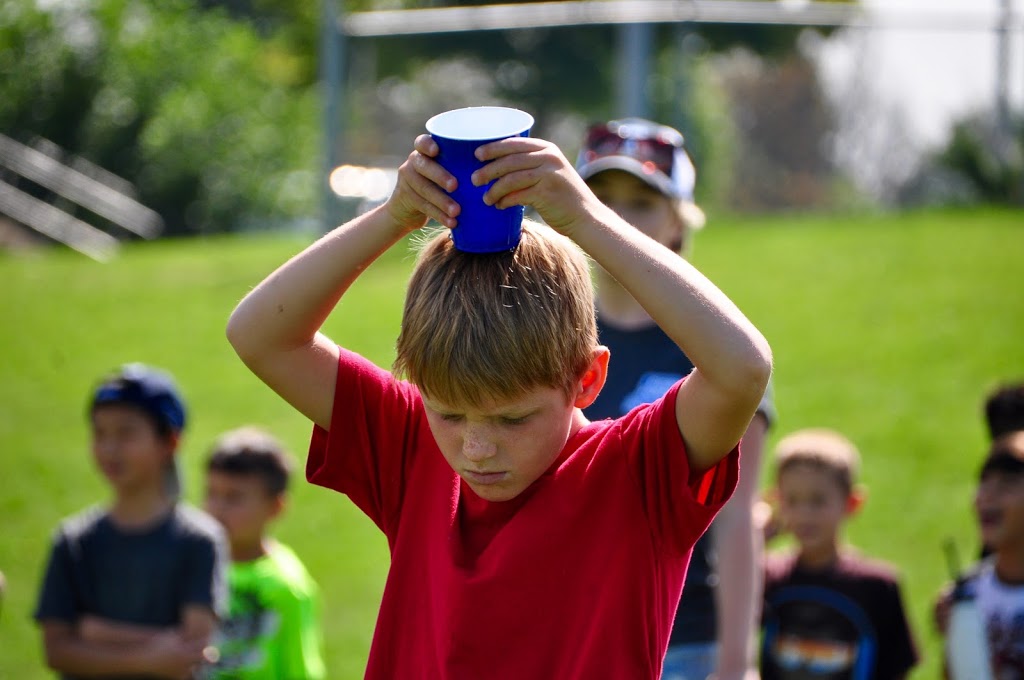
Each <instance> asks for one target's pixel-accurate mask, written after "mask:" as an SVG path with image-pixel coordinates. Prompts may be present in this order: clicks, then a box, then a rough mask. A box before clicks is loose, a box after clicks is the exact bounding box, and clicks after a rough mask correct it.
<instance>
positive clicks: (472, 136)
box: [426, 106, 533, 253]
mask: <svg viewBox="0 0 1024 680" xmlns="http://www.w3.org/2000/svg"><path fill="white" fill-rule="evenodd" d="M426 127H427V132H429V133H430V136H431V137H433V138H434V141H435V142H437V146H438V148H439V149H440V152H439V153H438V155H437V159H436V160H437V162H438V163H440V164H441V165H442V166H443V167H444V169H445V170H447V171H448V172H450V173H451V174H453V175H454V176H455V179H456V180H458V183H459V185H458V187H457V188H456V189H455V191H451V192H449V195H450V196H451V197H452V198H453V199H455V202H456V203H458V204H459V206H461V208H462V211H461V212H460V213H459V216H458V218H457V220H458V224H457V225H456V226H455V228H454V229H452V240H453V241H454V243H455V247H456V248H458V249H459V250H462V251H465V252H467V253H498V252H502V251H505V250H512V249H513V248H515V247H516V246H517V245H519V237H520V236H521V234H522V225H523V207H522V206H513V207H511V208H505V209H501V208H496V207H494V206H493V205H487V204H486V203H484V194H485V193H486V192H487V189H488V188H489V187H490V186H491V184H493V182H492V183H491V184H486V185H484V186H480V187H477V186H473V180H471V179H470V176H471V175H472V174H473V173H474V172H475V171H476V170H477V169H479V168H482V167H483V166H484V163H482V162H480V161H478V160H477V158H476V156H474V155H473V153H474V152H475V151H476V149H477V147H479V146H482V145H484V144H486V143H488V142H494V141H497V140H499V139H506V138H508V137H529V136H530V128H532V127H533V116H531V115H530V114H528V113H526V112H525V111H520V110H518V109H510V108H506V107H503V106H472V107H469V108H465V109H455V110H452V111H445V112H444V113H439V114H437V115H436V116H434V117H433V118H431V119H430V120H428V121H427V125H426Z"/></svg>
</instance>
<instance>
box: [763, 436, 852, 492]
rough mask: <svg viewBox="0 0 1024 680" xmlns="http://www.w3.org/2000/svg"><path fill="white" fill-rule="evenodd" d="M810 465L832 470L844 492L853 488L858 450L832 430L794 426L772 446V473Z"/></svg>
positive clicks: (779, 473) (780, 472) (778, 475)
mask: <svg viewBox="0 0 1024 680" xmlns="http://www.w3.org/2000/svg"><path fill="white" fill-rule="evenodd" d="M799 464H803V465H810V466H813V467H816V468H818V469H820V470H825V471H826V472H829V473H832V474H833V475H834V476H835V478H836V481H837V482H839V486H840V487H841V488H842V490H843V492H844V493H847V494H849V493H850V492H851V491H853V485H854V482H855V480H856V478H857V471H858V468H859V467H860V453H859V452H858V451H857V447H856V446H854V445H853V442H851V441H850V440H849V439H847V438H846V437H844V436H843V435H841V434H839V433H838V432H836V431H835V430H829V429H826V428H810V429H806V430H798V431H796V432H794V433H792V434H790V435H787V436H786V437H783V438H782V440H781V441H780V442H779V443H778V445H777V446H776V447H775V476H776V479H778V477H780V476H781V475H782V473H783V472H785V471H786V470H788V469H789V468H791V467H793V466H795V465H799Z"/></svg>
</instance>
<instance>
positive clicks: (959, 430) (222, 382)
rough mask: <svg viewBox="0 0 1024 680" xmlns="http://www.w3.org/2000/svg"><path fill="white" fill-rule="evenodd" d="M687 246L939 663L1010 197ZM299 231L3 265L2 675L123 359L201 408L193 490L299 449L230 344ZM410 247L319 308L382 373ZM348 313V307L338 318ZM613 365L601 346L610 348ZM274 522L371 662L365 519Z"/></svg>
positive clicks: (187, 452)
mask: <svg viewBox="0 0 1024 680" xmlns="http://www.w3.org/2000/svg"><path fill="white" fill-rule="evenodd" d="M711 224H712V226H711V227H710V228H708V229H707V230H706V231H705V232H703V233H701V234H699V235H698V236H697V239H696V244H695V245H696V248H695V251H694V253H693V257H692V260H693V261H694V263H695V264H696V265H697V266H698V267H700V268H701V269H702V270H703V271H704V272H705V273H707V274H708V275H709V276H710V277H711V278H712V280H714V281H715V282H717V283H718V284H719V285H720V286H721V287H722V288H723V289H724V290H725V291H726V293H728V294H729V295H730V296H731V297H732V298H733V299H734V300H735V301H736V302H737V303H738V304H739V305H740V307H741V308H742V309H743V310H744V311H745V312H747V314H748V315H749V316H750V317H751V319H752V320H753V321H754V322H755V323H756V324H757V325H758V326H759V327H760V328H761V329H762V331H763V332H764V333H765V335H766V336H767V337H768V339H769V341H771V344H772V347H773V350H774V353H775V360H776V372H775V378H774V382H775V391H776V403H777V406H778V409H779V422H778V425H777V427H776V428H775V430H774V431H773V432H772V433H771V437H770V443H774V442H775V441H776V440H777V439H778V438H779V436H780V435H782V434H784V433H786V432H788V431H791V430H793V429H796V428H800V427H805V426H830V427H835V428H838V429H840V430H842V431H844V432H845V433H847V434H848V435H849V436H850V437H851V438H852V439H853V440H854V441H855V442H856V443H857V444H858V445H859V446H860V448H861V451H862V454H863V458H864V466H863V481H864V483H865V484H866V485H867V487H868V503H867V505H866V506H865V508H864V511H863V513H862V514H861V515H860V516H858V517H857V518H856V519H855V520H853V522H852V523H851V524H850V527H849V532H848V534H849V538H850V539H851V541H852V542H853V543H855V544H856V545H858V546H859V547H860V548H861V549H862V550H864V551H865V552H867V553H869V554H872V555H876V556H878V557H881V558H883V559H886V560H889V561H891V562H893V563H895V564H896V565H898V566H899V568H900V569H901V572H902V574H903V583H904V586H905V597H906V600H907V602H906V604H907V606H908V608H909V610H910V614H911V616H912V623H913V625H914V628H915V633H916V636H917V639H918V642H919V645H920V647H921V650H922V652H923V654H924V656H925V661H924V664H923V665H922V666H921V667H920V668H919V669H918V671H917V672H915V673H914V675H913V676H912V677H913V678H915V679H923V678H934V677H938V675H937V669H938V656H939V654H940V647H939V641H938V639H937V637H936V635H935V634H934V633H933V632H932V629H931V625H930V623H929V607H930V601H931V598H932V596H933V594H934V593H935V591H936V589H937V588H938V587H939V586H940V584H941V583H942V582H943V581H944V580H945V578H946V568H945V565H944V562H943V559H942V551H941V543H942V541H943V540H944V539H945V538H947V537H952V538H953V539H955V541H956V543H957V545H958V546H959V548H960V552H961V554H962V555H963V556H964V557H965V559H966V557H967V555H969V554H971V553H973V552H974V550H975V547H976V540H975V538H974V531H973V528H972V526H973V525H972V517H971V514H970V510H969V509H970V498H971V494H972V486H973V481H974V478H975V473H976V469H977V466H978V464H979V461H980V457H981V456H982V454H983V452H984V448H985V436H984V431H983V427H982V420H981V412H980V403H981V400H982V397H983V395H984V393H985V392H986V391H987V390H988V389H990V388H991V387H992V386H993V385H995V384H996V383H997V382H998V381H1000V380H1002V379H1009V378H1021V379H1024V344H1022V339H1024V277H1022V274H1021V266H1022V263H1024V213H1021V212H1002V211H971V212H942V213H917V214H911V215H902V216H884V217H883V216H870V217H827V218H825V217H814V218H811V217H801V218H772V219H758V220H753V219H744V220H736V221H731V220H728V219H726V218H718V219H715V218H714V217H712V220H711ZM306 242H307V241H306V240H305V239H300V238H296V237H294V236H292V237H267V236H262V237H257V238H250V239H240V238H229V237H225V238H216V239H208V240H191V241H183V242H162V243H151V244H140V245H135V246H132V247H130V248H128V249H126V251H125V252H124V253H123V255H122V256H121V257H119V258H118V259H117V260H115V261H113V262H112V263H109V264H107V265H99V264H96V263H93V262H90V261H87V260H84V259H82V258H80V257H77V256H75V255H73V254H71V253H67V252H59V251H54V252H48V253H45V254H42V255H29V256H19V257H10V256H7V257H0V283H2V289H3V292H2V293H0V319H2V321H0V443H2V450H0V520H2V525H0V570H2V571H4V572H5V573H6V575H7V578H8V582H9V585H8V589H9V593H8V597H7V599H6V602H5V603H4V607H3V611H2V614H0V678H12V679H13V678H17V679H19V680H30V679H32V678H40V677H49V676H48V674H47V673H46V672H45V671H44V670H43V668H42V662H41V653H40V646H39V638H38V633H37V631H36V629H35V626H34V625H33V624H32V622H31V611H32V607H33V606H34V600H35V596H36V589H37V586H38V582H39V578H40V575H41V569H42V565H43V560H44V558H45V555H46V552H47V548H48V542H49V536H50V534H51V532H52V530H53V528H54V527H55V526H56V524H57V523H58V521H59V520H60V519H61V517H63V516H65V515H68V514H70V513H73V512H75V511H77V510H79V509H80V508H82V507H84V506H86V505H89V504H91V503H95V502H97V501H100V500H102V499H103V498H105V488H104V486H103V484H102V482H101V480H100V478H99V476H98V475H97V474H96V473H95V472H94V470H93V468H92V463H91V461H90V458H89V455H88V453H87V451H88V448H87V430H86V421H85V404H86V399H87V396H88V393H89V390H90V387H91V386H92V385H93V383H94V381H95V380H96V378H97V377H98V376H99V375H101V374H102V373H104V372H106V371H107V370H108V369H110V368H112V367H115V366H117V365H118V364H120V363H122V362H125V361H145V362H150V363H153V364H157V365H160V366H163V367H166V368H168V369H169V370H171V371H172V372H173V373H174V374H175V375H176V376H177V377H178V379H179V382H180V384H181V385H182V387H183V391H184V393H185V395H186V398H187V400H188V403H189V405H190V408H191V414H190V415H191V423H190V425H189V428H188V431H187V434H186V438H185V441H184V446H183V451H182V458H183V462H184V466H185V470H186V486H187V490H186V496H187V497H188V498H189V499H190V500H193V501H197V500H198V499H199V494H200V482H201V477H200V470H201V463H202V459H203V456H204V455H205V452H206V449H207V447H208V446H209V444H210V442H211V441H212V440H213V438H214V437H215V436H216V435H217V434H218V433H219V432H221V431H223V430H225V429H228V428H232V427H236V426H238V425H240V424H244V423H257V424H260V425H264V426H266V427H267V428H269V429H270V430H271V431H272V432H274V433H275V434H276V435H278V436H279V437H280V438H281V439H282V440H284V441H285V442H286V443H287V444H288V446H289V447H290V448H291V450H292V451H293V452H294V453H295V456H296V458H297V459H300V460H301V459H302V458H303V457H304V454H305V448H306V445H307V443H308V434H309V426H308V424H307V423H306V422H304V421H303V420H302V418H300V417H299V416H297V415H296V414H294V413H293V412H291V411H290V410H289V408H287V407H286V406H285V405H284V403H283V402H281V401H279V400H278V399H277V398H276V397H275V396H274V395H273V394H272V393H270V391H269V390H267V389H266V388H265V387H264V386H263V385H262V384H261V383H259V382H258V381H257V380H256V379H255V378H253V377H252V376H251V375H250V374H249V373H248V372H247V371H246V370H245V369H244V368H243V366H242V365H241V363H240V362H239V361H238V360H237V359H236V358H235V357H234V354H233V353H232V351H231V349H230V347H229V346H228V344H227V342H226V341H225V340H224V332H223V329H224V323H225V320H226V318H227V315H228V313H229V312H230V311H231V309H232V307H233V306H234V304H235V303H236V302H237V301H238V299H240V298H241V296H242V295H244V294H245V292H246V291H247V290H248V289H249V288H250V287H251V286H253V285H254V284H255V283H256V282H258V281H259V280H260V279H261V278H262V276H264V275H265V274H266V273H268V272H269V271H271V270H272V269H273V268H274V267H275V266H276V265H277V264H279V263H280V262H282V261H284V260H285V259H286V258H287V257H289V256H290V255H291V254H293V253H294V252H296V251H297V250H299V249H300V248H301V247H302V246H303V245H304V244H305V243H306ZM411 259H412V258H411V255H409V253H408V251H407V250H405V249H402V248H397V249H394V250H392V251H391V252H389V253H388V254H387V255H385V257H384V258H383V259H382V260H381V261H380V262H379V263H377V264H376V265H375V266H374V267H372V268H371V269H370V270H369V271H368V272H367V273H366V274H365V275H364V276H363V277H362V278H361V279H360V281H359V282H358V283H357V284H356V286H355V287H354V288H353V290H352V291H351V293H350V295H349V296H348V297H347V298H346V299H345V301H344V303H343V305H342V308H341V310H340V313H336V314H335V316H334V317H333V318H332V319H331V320H330V321H329V322H328V325H327V328H326V330H327V332H328V334H329V335H331V337H333V338H334V339H336V340H338V341H339V342H341V343H343V344H346V345H347V346H349V347H351V348H353V349H355V350H357V351H359V352H361V353H363V354H365V355H367V356H368V357H370V358H371V359H373V360H375V361H377V362H379V363H382V364H383V365H389V364H390V361H391V358H392V351H393V346H394V338H395V336H396V334H397V330H398V321H399V317H400V312H401V296H402V291H403V288H404V284H405V279H406V275H407V273H408V270H409V267H410V265H411ZM341 313H344V314H345V315H346V317H347V318H348V319H351V320H352V321H351V322H350V323H348V324H346V325H345V326H342V325H341V324H340V323H338V321H339V316H340V315H341ZM613 370H614V358H613ZM295 481H296V483H295V484H294V487H293V493H292V503H291V507H290V510H289V511H288V513H287V514H286V516H285V518H284V519H283V520H282V521H281V522H280V525H279V526H278V528H277V534H278V535H279V537H280V538H282V539H283V540H284V541H286V542H287V543H290V544H291V545H292V546H293V547H295V548H296V550H297V551H298V552H299V554H300V555H301V556H302V557H303V559H304V560H305V561H306V563H307V565H308V567H309V569H310V571H311V572H312V573H313V575H314V577H315V578H316V579H317V580H318V581H319V583H320V584H321V587H322V590H323V596H324V600H325V604H326V606H325V609H326V613H325V620H324V627H325V633H326V638H327V661H328V667H329V669H330V676H329V677H331V678H341V679H345V678H358V677H362V668H363V665H364V663H365V659H366V653H367V649H368V647H369V642H370V638H371V635H372V631H373V624H374V620H375V615H376V609H377V606H378V603H379V599H380V592H381V587H382V585H383V582H384V576H385V573H386V570H387V566H388V555H387V549H386V545H385V543H384V541H383V539H382V538H381V536H379V535H378V533H377V532H376V529H375V528H374V527H373V526H372V525H371V524H370V523H369V521H368V520H366V519H365V518H363V517H362V516H361V515H360V514H359V513H358V512H357V511H356V510H354V509H353V507H352V506H351V504H350V503H349V502H348V501H347V500H346V499H345V498H343V497H341V496H338V495H336V494H333V493H331V492H327V491H325V490H323V489H319V488H314V487H311V486H310V485H307V484H305V483H304V482H303V480H302V479H301V476H300V477H299V478H298V479H296V480H295Z"/></svg>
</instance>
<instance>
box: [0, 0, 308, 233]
mask: <svg viewBox="0 0 1024 680" xmlns="http://www.w3.org/2000/svg"><path fill="white" fill-rule="evenodd" d="M0 15H2V17H0V129H3V130H5V131H7V132H8V134H11V135H12V136H15V137H18V138H21V139H22V140H23V141H29V140H30V139H31V138H33V137H35V136H40V137H44V138H48V139H51V140H52V141H54V142H56V143H58V144H59V145H61V146H62V147H64V148H66V149H68V150H70V151H72V152H74V153H76V154H79V155H81V156H84V157H85V158H87V159H89V160H91V161H92V162H94V163H96V164H97V165H100V166H101V167H103V168H106V169H107V170H110V171H111V172H114V173H116V174H119V175H121V176H123V177H125V178H127V179H129V180H131V181H133V182H134V183H135V184H136V185H137V187H138V189H139V192H140V200H142V202H143V203H145V204H147V205H148V206H150V207H152V208H153V209H155V210H157V211H158V212H160V213H161V215H162V216H163V217H164V219H165V221H166V223H167V226H168V233H170V234H183V233H199V232H209V231H221V230H231V229H237V228H240V227H242V226H247V225H253V224H264V223H280V222H282V221H287V220H292V219H298V218H302V217H304V216H308V215H311V214H313V213H314V212H315V209H316V195H315V192H316V182H315V180H314V177H313V174H312V173H313V168H315V167H316V162H317V139H318V135H319V127H318V117H317V101H316V96H315V90H314V88H313V86H312V85H311V80H312V78H311V76H310V73H309V71H310V69H309V65H308V55H304V54H301V53H297V52H295V51H294V50H292V49H290V48H289V47H288V43H287V41H286V40H284V39H283V38H281V37H280V36H279V35H278V34H276V33H272V34H270V35H269V36H262V35H260V34H259V32H258V31H256V30H255V29H254V27H253V26H252V25H250V24H248V23H246V22H239V21H236V20H232V19H231V18H230V17H229V16H228V15H227V14H226V13H225V12H222V11H219V10H218V11H199V10H198V9H197V8H196V6H195V4H194V3H192V2H189V1H187V0H164V1H163V2H161V3H153V4H150V3H136V2H131V1H130V0H97V1H96V2H94V3H91V4H88V5H86V4H81V5H80V4H78V3H68V4H50V5H47V6H45V8H43V7H41V6H40V4H39V3H36V2H34V1H33V0H8V1H7V2H6V3H4V5H3V7H2V9H0Z"/></svg>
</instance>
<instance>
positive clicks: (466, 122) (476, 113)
mask: <svg viewBox="0 0 1024 680" xmlns="http://www.w3.org/2000/svg"><path fill="white" fill-rule="evenodd" d="M459 119H462V120H461V122H462V124H461V125H459V126H458V129H446V128H447V126H448V125H451V123H452V121H453V120H459ZM534 122H535V121H534V119H533V116H532V115H530V114H529V113H527V112H526V111H521V110H520V109H516V108H512V107H509V106H467V107H464V108H461V109H451V110H450V111H444V112H442V113H439V114H437V115H435V116H431V117H430V119H428V120H427V122H426V125H425V127H426V129H427V132H429V133H430V135H431V136H433V137H441V138H443V139H452V140H457V141H486V140H497V139H505V138H506V137H516V136H519V135H521V134H522V133H523V132H525V131H527V130H529V129H531V128H532V127H533V125H534Z"/></svg>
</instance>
